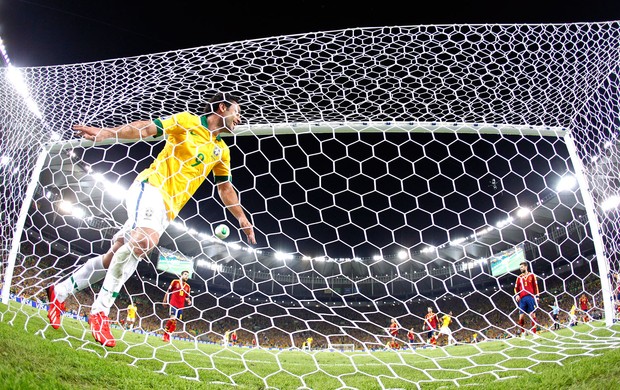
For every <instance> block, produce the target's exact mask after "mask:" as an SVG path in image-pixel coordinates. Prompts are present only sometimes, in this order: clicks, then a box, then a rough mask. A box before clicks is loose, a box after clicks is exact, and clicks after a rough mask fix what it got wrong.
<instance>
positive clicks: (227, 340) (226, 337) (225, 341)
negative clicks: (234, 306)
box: [223, 329, 231, 347]
mask: <svg viewBox="0 0 620 390" xmlns="http://www.w3.org/2000/svg"><path fill="white" fill-rule="evenodd" d="M230 333H231V331H230V329H228V330H226V332H224V340H223V344H224V346H225V347H227V346H228V342H229V341H230Z"/></svg>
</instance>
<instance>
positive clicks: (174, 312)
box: [170, 305, 183, 320]
mask: <svg viewBox="0 0 620 390" xmlns="http://www.w3.org/2000/svg"><path fill="white" fill-rule="evenodd" d="M170 318H176V319H177V320H182V319H183V309H179V308H176V307H174V306H172V305H170Z"/></svg>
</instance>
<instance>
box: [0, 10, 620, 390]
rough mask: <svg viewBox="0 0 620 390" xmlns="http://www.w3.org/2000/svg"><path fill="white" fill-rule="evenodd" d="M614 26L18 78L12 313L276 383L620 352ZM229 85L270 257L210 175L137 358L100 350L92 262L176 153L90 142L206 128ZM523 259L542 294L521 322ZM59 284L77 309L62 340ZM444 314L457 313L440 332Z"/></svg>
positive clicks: (386, 40) (165, 361)
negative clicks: (162, 121) (181, 292)
mask: <svg viewBox="0 0 620 390" xmlns="http://www.w3.org/2000/svg"><path fill="white" fill-rule="evenodd" d="M618 27H619V26H618V23H617V22H608V23H582V24H549V25H450V26H434V25H429V26H396V27H381V28H359V29H347V30H342V31H330V32H316V33H308V34H302V35H295V36H281V37H272V38H267V39H260V40H252V41H244V42H234V43H228V44H221V45H213V46H206V47H198V48H191V49H185V50H178V51H174V52H167V53H156V54H152V55H145V56H140V57H136V58H121V59H115V60H107V61H101V62H95V63H85V64H69V65H64V66H54V67H40V68H23V69H18V70H16V69H14V68H12V69H7V68H5V69H3V71H4V72H3V73H4V74H5V75H6V76H7V77H3V78H2V81H0V83H2V88H0V102H1V103H2V104H0V116H1V118H2V120H1V121H0V123H2V134H3V137H2V139H0V145H1V150H2V162H1V164H2V165H1V166H0V175H1V176H2V182H1V183H0V186H1V188H2V191H1V192H0V197H1V199H2V210H1V211H0V212H1V213H2V217H1V218H0V227H1V229H2V233H1V239H2V244H1V250H2V254H3V257H2V260H3V261H2V283H3V286H2V287H3V288H2V301H3V303H10V305H9V306H6V307H4V308H3V309H2V312H3V314H2V315H1V317H2V318H5V316H6V314H7V313H19V314H20V315H25V316H27V318H28V319H29V321H32V322H31V323H32V324H35V325H34V326H35V327H36V328H37V329H38V330H39V331H40V333H41V334H43V335H44V336H45V337H48V338H52V339H54V340H63V341H69V342H70V343H72V344H74V345H76V348H82V349H89V350H96V351H97V352H99V353H100V354H101V355H102V356H109V355H114V354H123V355H125V356H127V357H128V358H129V360H130V361H132V363H133V364H136V365H142V364H144V365H145V366H148V367H150V368H152V367H157V368H156V369H157V370H158V371H160V372H163V373H167V374H173V375H180V376H184V377H189V378H194V379H196V380H200V381H204V382H208V383H214V382H218V383H220V382H224V383H231V384H249V385H252V386H271V387H288V386H290V384H291V383H294V384H295V387H304V386H305V387H321V386H328V387H330V388H338V387H349V388H350V387H356V388H357V387H359V388H370V387H381V388H385V387H412V386H413V387H419V386H422V385H423V384H425V383H426V382H438V381H439V382H440V383H441V382H445V383H446V384H461V383H470V382H471V381H472V380H473V381H475V380H476V377H482V376H489V375H491V376H495V377H502V376H509V375H512V374H513V373H514V372H519V371H522V372H529V371H531V369H532V367H534V366H536V365H537V364H539V363H541V362H542V361H548V360H549V359H551V360H552V361H556V362H558V363H559V364H562V362H563V361H564V359H566V358H568V357H569V356H570V353H569V351H575V350H576V349H577V350H579V351H580V353H581V352H582V353H589V352H592V351H594V350H596V349H599V348H615V347H617V346H618V343H619V342H620V338H619V337H618V332H617V331H613V328H612V323H613V322H614V320H615V317H616V313H617V299H616V298H618V297H617V294H618V293H619V291H618V282H619V280H618V276H617V275H618V271H619V270H620V266H619V260H618V258H617V256H616V254H617V252H618V248H617V245H618V242H619V240H618V236H617V232H618V231H620V229H619V228H618V212H617V208H616V207H617V205H618V203H619V202H618V198H617V196H618V190H619V183H618V176H617V172H618V169H617V159H618V152H617V143H616V136H617V127H618V115H617V113H618V108H619V107H618V101H619V100H620V99H619V97H620V96H619V94H618V83H619V80H618V50H617V48H618V43H619V42H618V40H619V33H618V31H619V29H618ZM15 71H18V73H19V74H20V75H21V77H22V78H23V82H24V85H26V86H27V87H28V89H29V92H30V96H31V100H24V99H23V95H22V94H20V93H19V92H18V90H17V89H15V88H14V84H13V83H12V81H11V80H14V79H15V77H8V76H10V74H13V76H14V72H15ZM217 91H226V92H234V93H235V94H236V95H238V96H239V97H240V99H239V100H240V101H239V103H240V106H241V110H242V117H243V122H242V124H241V125H239V126H238V127H237V129H236V130H235V135H234V136H227V137H223V139H224V141H225V142H226V143H227V144H228V146H229V147H230V154H231V161H232V183H233V184H234V188H235V190H236V192H237V193H238V194H239V199H240V203H241V205H242V207H243V209H244V210H245V212H246V214H247V215H248V216H249V217H250V219H251V221H252V223H253V226H254V229H255V232H256V237H257V241H258V243H257V244H256V245H252V246H249V245H247V244H245V243H244V238H245V235H244V234H243V233H242V232H241V231H240V230H239V225H238V224H237V220H236V219H235V218H234V216H233V215H232V214H231V213H229V212H227V210H226V208H225V207H223V203H222V201H221V200H220V198H219V197H218V196H216V193H217V192H218V191H217V187H216V186H215V184H214V181H213V177H212V176H211V175H209V176H208V178H207V180H206V182H205V183H204V184H202V185H201V186H200V187H199V188H198V190H197V191H196V192H195V193H192V194H190V195H191V197H190V199H189V201H188V203H187V204H186V205H185V207H184V208H183V209H182V210H181V212H180V213H179V215H178V216H177V217H176V218H175V219H174V220H173V221H172V223H171V224H170V226H168V228H167V229H166V231H165V232H164V233H163V235H162V236H161V239H160V240H159V245H158V246H157V248H155V249H154V250H152V251H151V252H149V253H148V255H147V257H146V258H145V259H143V261H140V262H139V264H138V265H137V270H136V271H135V273H133V274H132V275H131V277H129V279H128V280H126V281H125V282H123V283H122V284H121V285H122V287H121V288H120V289H119V290H118V291H116V292H117V293H118V296H115V298H116V299H115V301H114V304H113V305H112V307H111V311H110V313H109V318H110V324H111V328H112V334H113V335H114V337H115V340H116V343H117V345H116V347H114V348H110V347H108V348H104V347H101V346H99V344H98V343H97V342H95V341H94V340H93V339H92V337H91V334H90V332H87V331H85V330H87V329H88V328H89V324H88V322H87V320H88V316H89V314H90V311H91V306H92V305H93V302H94V299H95V296H96V295H97V294H99V293H100V291H101V290H102V283H104V277H105V275H106V272H105V270H104V269H102V268H97V266H94V265H93V263H92V262H91V260H92V259H93V258H97V257H98V256H102V255H104V254H105V253H106V252H107V251H108V250H109V248H110V246H111V243H112V242H113V236H114V234H115V233H117V232H118V231H119V229H120V228H121V227H122V225H123V224H124V223H125V221H126V219H127V218H128V211H131V210H128V209H127V207H126V204H125V202H124V195H125V194H126V191H127V189H128V188H129V186H130V185H131V184H132V183H133V182H134V180H135V178H136V176H137V174H139V173H140V172H141V171H142V170H143V169H145V168H146V167H148V166H149V165H150V164H151V162H152V161H153V159H154V158H155V157H156V156H157V155H158V154H159V153H160V152H161V151H162V150H163V148H164V147H165V145H166V144H167V143H170V142H171V138H170V137H168V138H164V139H162V140H160V139H152V138H146V139H143V140H141V141H138V142H133V141H127V140H118V142H97V143H94V144H93V143H92V142H86V141H83V140H80V139H77V138H75V136H74V134H73V133H72V131H71V126H72V125H73V124H76V123H84V124H89V125H93V126H101V127H114V126H120V125H123V124H126V123H129V122H133V121H137V120H155V119H157V118H168V117H169V116H170V115H173V114H175V113H179V112H185V111H186V112H190V113H193V114H196V115H201V114H202V109H203V107H204V105H205V102H206V100H207V99H208V98H209V97H210V96H211V95H212V94H213V93H215V92H217ZM33 107H38V111H37V109H34V110H33ZM191 130H192V129H185V131H187V132H189V131H191ZM165 131H166V129H164V132H165ZM176 174H179V173H176ZM220 223H225V224H227V225H228V226H231V227H232V232H231V235H230V236H229V237H228V238H226V239H225V241H222V240H219V239H217V238H215V237H214V236H213V235H212V231H213V229H214V228H215V226H217V225H218V224H220ZM522 262H526V263H527V265H528V267H529V271H531V272H533V273H534V274H535V275H536V280H537V284H538V287H539V290H540V291H539V299H538V301H537V302H538V305H537V308H536V309H535V311H534V313H535V319H534V318H530V317H529V316H526V317H525V319H524V321H520V320H519V315H520V309H519V307H518V306H517V303H516V301H515V287H516V285H517V283H521V282H517V281H518V280H520V281H523V283H525V284H527V283H531V281H532V280H531V279H527V280H525V279H520V278H519V275H520V274H521V271H520V270H519V267H520V263H522ZM182 270H190V271H191V276H190V279H189V282H188V283H189V285H190V288H191V293H190V295H191V297H192V300H191V303H190V304H189V305H188V306H187V307H185V309H184V311H183V316H182V318H181V319H179V320H178V321H177V322H176V328H174V329H171V328H169V327H168V319H169V316H170V313H169V311H168V306H167V305H165V304H163V303H162V300H163V298H164V296H166V294H167V291H168V289H169V286H170V285H171V284H173V281H174V280H175V279H177V278H178V277H179V273H180V272H181V271H182ZM50 285H54V286H56V288H57V289H61V290H62V289H64V290H63V291H65V295H66V297H63V299H65V301H64V303H65V310H63V313H62V318H61V322H62V324H61V326H60V327H59V329H52V328H51V327H50V326H49V324H48V319H47V315H46V313H47V309H48V308H49V302H48V296H47V294H46V288H47V287H49V286H50ZM60 285H63V286H64V287H63V288H60V287H58V286H60ZM582 297H583V299H584V300H585V301H586V303H582ZM130 303H135V304H136V305H137V316H136V320H135V322H133V323H128V322H127V321H126V320H127V314H128V308H127V307H128V305H129V304H130ZM582 304H583V305H584V306H582ZM556 306H557V312H556V313H553V310H554V307H556ZM429 313H435V314H436V315H437V316H438V318H439V319H440V320H441V319H443V318H444V317H445V316H446V315H448V314H451V322H450V323H448V324H446V327H442V322H441V321H440V322H439V323H438V324H437V325H436V327H437V330H436V331H432V330H429V328H428V324H429V321H428V319H429V317H427V315H428V314H429ZM6 318H8V316H6ZM392 320H394V321H392ZM392 322H393V323H394V324H395V325H394V326H393V327H391V326H390V324H391V323H392ZM434 326H435V325H434ZM601 327H605V328H609V329H610V330H611V332H606V333H600V332H597V330H598V329H600V328H601ZM448 329H449V331H448ZM534 330H536V332H534ZM522 333H523V334H524V335H527V336H526V340H521V338H519V337H516V336H520V335H521V334H522ZM166 334H168V335H170V336H171V338H172V340H171V343H170V344H168V345H167V344H165V343H164V341H162V340H160V339H161V338H162V336H165V335H166ZM233 334H234V336H233ZM119 344H120V345H119ZM453 344H454V345H453ZM498 345H501V346H504V347H506V349H503V347H502V348H499V350H502V351H501V352H497V351H498V348H497V346H498ZM550 345H551V346H553V350H554V351H557V352H548V351H549V348H548V347H549V346H550ZM544 348H547V349H545V351H546V355H545V357H544V359H543V358H541V357H539V356H538V353H539V352H540V351H541V350H542V349H544ZM144 356H149V357H148V358H144ZM456 356H459V359H455V357H456ZM517 356H518V357H519V362H520V363H519V364H516V365H515V364H512V363H514V361H515V360H513V359H514V358H515V357H517ZM145 360H147V361H148V362H145ZM429 362H432V364H429ZM478 362H485V363H484V364H482V363H478ZM479 364H482V366H484V367H483V368H484V369H482V368H481V367H482V366H480V365H479ZM472 378H473V379H472Z"/></svg>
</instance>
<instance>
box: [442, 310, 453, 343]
mask: <svg viewBox="0 0 620 390" xmlns="http://www.w3.org/2000/svg"><path fill="white" fill-rule="evenodd" d="M451 323H452V312H449V313H448V314H444V315H443V317H441V327H440V328H439V334H440V335H442V334H445V335H446V336H448V345H452V344H456V339H455V338H454V336H452V330H451V329H450V324H451ZM438 337H439V336H438Z"/></svg>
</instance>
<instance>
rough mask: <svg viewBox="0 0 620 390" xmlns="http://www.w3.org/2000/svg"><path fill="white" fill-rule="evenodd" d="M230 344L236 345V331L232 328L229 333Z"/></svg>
mask: <svg viewBox="0 0 620 390" xmlns="http://www.w3.org/2000/svg"><path fill="white" fill-rule="evenodd" d="M230 345H237V331H236V330H233V331H232V333H231V334H230Z"/></svg>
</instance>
